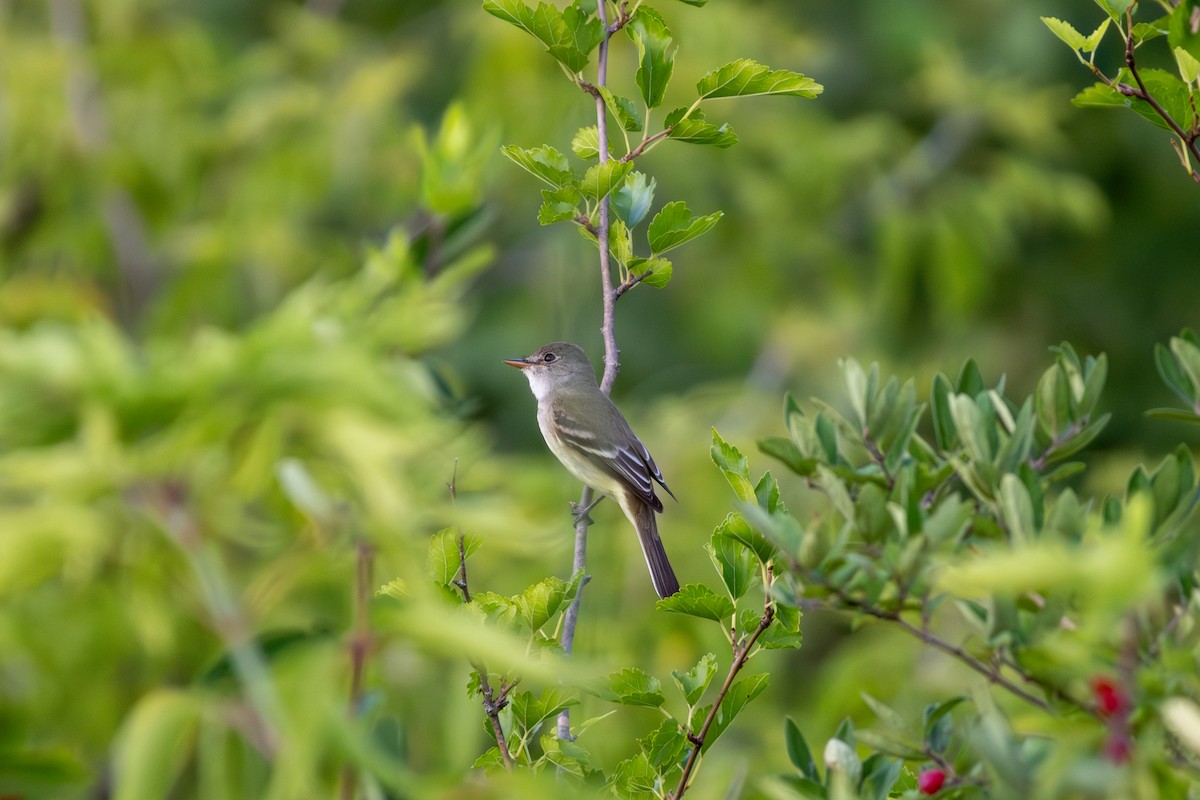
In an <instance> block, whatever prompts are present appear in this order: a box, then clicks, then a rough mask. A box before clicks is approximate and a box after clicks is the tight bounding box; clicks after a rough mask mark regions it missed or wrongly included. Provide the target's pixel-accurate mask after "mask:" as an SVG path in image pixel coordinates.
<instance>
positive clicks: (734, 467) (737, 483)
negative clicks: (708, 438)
mask: <svg viewBox="0 0 1200 800" xmlns="http://www.w3.org/2000/svg"><path fill="white" fill-rule="evenodd" d="M712 434H713V438H712V447H710V448H709V454H710V455H711V456H712V460H713V463H714V464H716V465H717V467H718V468H719V469H720V470H721V472H722V473H723V474H724V475H725V480H726V481H728V482H729V485H730V486H731V487H732V488H733V492H734V494H736V495H737V498H738V499H739V500H741V501H742V502H743V503H754V502H757V498H756V497H755V495H754V484H752V483H751V482H750V464H749V462H748V461H747V460H746V457H745V456H744V455H742V451H741V450H738V449H737V448H736V447H734V446H733V445H731V444H729V442H727V441H725V440H724V439H722V438H721V434H719V433H717V429H716V428H713V432H712Z"/></svg>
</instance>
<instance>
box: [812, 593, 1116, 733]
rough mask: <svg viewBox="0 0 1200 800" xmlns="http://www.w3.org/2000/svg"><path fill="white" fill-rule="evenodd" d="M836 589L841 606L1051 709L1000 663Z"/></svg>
mask: <svg viewBox="0 0 1200 800" xmlns="http://www.w3.org/2000/svg"><path fill="white" fill-rule="evenodd" d="M835 593H836V595H837V597H838V599H839V600H840V601H841V605H842V608H841V609H840V610H854V611H858V612H860V613H863V614H866V615H867V616H869V617H875V618H876V619H880V620H885V621H887V622H892V623H894V624H896V625H898V626H899V627H900V628H901V629H903V630H904V631H905V632H907V633H909V634H911V635H913V636H915V637H916V638H918V639H920V640H921V641H922V642H924V643H925V644H927V645H929V646H930V647H932V648H934V649H935V650H941V651H942V652H943V653H946V654H947V655H950V656H953V657H954V658H956V659H957V660H958V661H959V662H961V663H962V664H964V665H965V666H967V667H969V668H971V669H972V670H974V671H975V672H978V673H979V674H980V675H982V676H984V677H985V678H987V679H988V681H990V682H991V683H994V684H995V685H997V686H999V687H1001V688H1003V689H1006V690H1008V691H1009V692H1011V693H1012V694H1014V695H1016V696H1017V697H1019V698H1021V699H1022V700H1024V701H1025V702H1027V703H1030V704H1032V705H1035V706H1037V707H1038V708H1040V709H1042V710H1043V711H1050V710H1051V708H1050V704H1049V703H1048V702H1047V701H1046V700H1045V699H1043V698H1041V697H1038V696H1037V695H1034V694H1031V693H1030V692H1028V691H1026V690H1025V689H1023V688H1022V687H1021V686H1020V685H1018V684H1017V683H1015V682H1014V681H1013V680H1011V679H1010V678H1008V677H1006V676H1005V675H1004V674H1003V673H1002V672H1001V671H1000V669H999V668H998V667H996V666H994V665H990V664H985V663H984V662H982V661H980V660H979V659H978V658H975V656H973V655H971V654H970V653H968V652H967V651H966V650H964V649H963V648H961V647H959V646H958V645H954V644H951V643H950V642H948V641H946V640H945V639H943V638H942V637H940V636H938V635H937V634H936V633H934V632H932V631H930V630H929V629H928V628H925V627H921V626H918V625H914V624H912V623H911V622H909V621H908V620H906V619H904V618H903V617H902V616H900V613H899V612H897V611H888V610H886V609H882V608H878V607H876V606H872V605H869V604H867V603H863V602H862V601H859V600H856V599H854V598H853V597H850V596H848V595H846V594H845V593H844V592H841V591H838V590H835ZM822 605H824V606H825V607H826V608H833V609H835V610H839V609H838V606H834V605H832V604H828V603H822ZM1007 663H1008V665H1009V666H1011V667H1012V668H1013V669H1014V670H1015V671H1016V672H1017V674H1018V675H1019V676H1020V677H1021V679H1022V680H1023V681H1025V682H1026V683H1031V684H1034V685H1036V686H1038V687H1039V688H1040V689H1042V690H1043V691H1045V692H1047V693H1049V694H1052V695H1053V696H1055V697H1056V698H1057V699H1059V700H1061V701H1063V702H1066V703H1069V704H1071V705H1073V706H1075V707H1076V708H1078V709H1080V710H1081V711H1085V712H1087V713H1088V714H1091V715H1092V716H1095V714H1096V712H1095V709H1093V708H1090V707H1089V706H1087V705H1086V704H1084V703H1081V702H1079V701H1078V700H1076V699H1075V698H1073V697H1071V696H1070V695H1068V694H1066V693H1065V692H1063V691H1062V690H1060V689H1058V688H1056V687H1053V686H1045V685H1043V684H1042V683H1041V682H1040V681H1038V680H1037V679H1036V678H1035V677H1034V676H1032V675H1030V674H1029V673H1027V672H1025V671H1023V670H1022V669H1020V667H1018V666H1017V665H1015V664H1012V663H1011V662H1007Z"/></svg>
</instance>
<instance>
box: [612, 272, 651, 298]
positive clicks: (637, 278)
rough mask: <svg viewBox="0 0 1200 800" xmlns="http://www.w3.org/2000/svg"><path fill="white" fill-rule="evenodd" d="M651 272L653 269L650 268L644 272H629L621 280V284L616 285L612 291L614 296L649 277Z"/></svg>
mask: <svg viewBox="0 0 1200 800" xmlns="http://www.w3.org/2000/svg"><path fill="white" fill-rule="evenodd" d="M653 273H654V270H652V269H648V270H646V271H645V272H639V273H637V274H636V275H634V274H633V273H630V274H629V277H628V278H626V279H625V280H623V281H621V285H620V286H618V287H617V288H616V290H615V291H614V292H613V294H614V296H616V297H620V296H621V295H623V294H625V293H626V292H628V291H629V290H630V289H632V288H633V287H635V286H637V285H638V284H639V283H641V282H642V281H644V280H646V278H649V277H650V276H651V275H652V274H653Z"/></svg>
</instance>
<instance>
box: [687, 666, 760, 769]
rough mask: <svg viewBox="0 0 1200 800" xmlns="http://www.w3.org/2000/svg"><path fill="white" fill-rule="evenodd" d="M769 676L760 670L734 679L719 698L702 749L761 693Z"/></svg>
mask: <svg viewBox="0 0 1200 800" xmlns="http://www.w3.org/2000/svg"><path fill="white" fill-rule="evenodd" d="M770 677H771V676H770V675H768V674H767V673H765V672H761V673H759V674H757V675H749V676H747V677H745V678H742V679H740V680H737V681H734V683H733V685H732V686H730V687H729V691H728V692H726V694H725V697H724V698H722V700H721V705H720V706H719V707H718V709H717V715H716V717H714V718H713V724H712V727H710V728H709V729H708V736H707V737H706V738H705V740H704V746H703V747H702V748H701V749H702V751H707V750H708V748H710V747H712V745H713V742H715V741H716V740H717V739H719V738H720V736H721V734H722V733H724V732H725V729H726V728H728V727H729V725H730V723H732V722H733V720H734V718H735V717H737V715H738V714H739V713H740V712H741V710H742V709H743V708H745V707H746V704H747V703H749V702H750V701H751V700H753V699H754V698H756V697H758V696H759V695H760V694H762V691H763V690H764V689H766V688H767V682H768V681H769V680H770Z"/></svg>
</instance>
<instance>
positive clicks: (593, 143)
mask: <svg viewBox="0 0 1200 800" xmlns="http://www.w3.org/2000/svg"><path fill="white" fill-rule="evenodd" d="M571 150H573V151H574V152H575V155H577V156H579V157H580V158H581V159H583V160H584V161H592V160H594V159H595V158H596V156H598V155H600V130H599V129H598V128H597V127H596V126H595V125H590V126H588V127H586V128H580V129H579V130H578V131H576V132H575V136H574V138H572V139H571Z"/></svg>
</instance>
